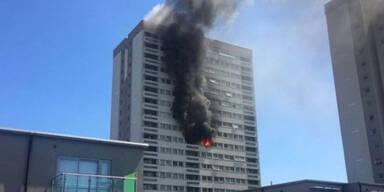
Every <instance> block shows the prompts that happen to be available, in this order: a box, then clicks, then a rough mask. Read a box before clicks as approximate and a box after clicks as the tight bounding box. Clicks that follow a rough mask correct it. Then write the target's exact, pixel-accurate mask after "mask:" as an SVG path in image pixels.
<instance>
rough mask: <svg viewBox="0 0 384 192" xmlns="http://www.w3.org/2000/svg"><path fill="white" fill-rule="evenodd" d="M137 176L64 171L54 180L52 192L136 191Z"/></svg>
mask: <svg viewBox="0 0 384 192" xmlns="http://www.w3.org/2000/svg"><path fill="white" fill-rule="evenodd" d="M135 182H136V178H135V177H131V176H127V177H116V176H104V175H89V174H77V173H62V174H60V175H58V176H56V177H55V178H54V179H53V180H52V192H134V191H135Z"/></svg>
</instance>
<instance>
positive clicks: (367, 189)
mask: <svg viewBox="0 0 384 192" xmlns="http://www.w3.org/2000/svg"><path fill="white" fill-rule="evenodd" d="M383 190H384V185H381V184H367V183H338V182H330V181H316V180H300V181H294V182H289V183H282V184H276V185H270V186H264V187H260V188H258V189H252V190H246V191H244V192H297V191H300V192H320V191H323V192H324V191H327V192H379V191H383Z"/></svg>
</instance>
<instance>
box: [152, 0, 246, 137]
mask: <svg viewBox="0 0 384 192" xmlns="http://www.w3.org/2000/svg"><path fill="white" fill-rule="evenodd" d="M238 2H239V0H172V1H165V3H163V4H162V5H160V6H158V7H156V8H155V9H154V10H153V11H152V12H151V13H150V15H149V18H148V19H147V20H148V21H150V22H153V23H154V24H155V25H158V26H159V28H161V30H159V33H160V37H161V39H162V51H163V63H164V64H165V67H166V71H167V73H168V75H169V76H170V77H171V78H172V79H173V80H174V82H175V83H174V97H175V98H174V102H173V106H172V112H173V116H174V118H175V119H176V120H177V122H178V123H179V125H180V127H181V129H182V132H183V135H184V138H185V141H186V142H187V143H191V144H198V143H200V142H202V141H207V140H208V141H211V140H212V137H213V134H214V133H215V129H216V128H215V126H214V125H213V115H212V112H211V110H210V101H209V100H208V99H207V97H206V96H205V95H204V92H203V89H202V87H203V84H204V82H205V77H204V75H203V73H202V64H203V61H204V58H205V55H206V49H205V43H204V42H205V33H206V32H207V31H208V30H210V29H211V28H212V27H213V25H214V24H215V22H218V19H219V20H220V19H221V20H228V19H231V18H232V16H233V15H234V13H235V11H236V7H237V5H238Z"/></svg>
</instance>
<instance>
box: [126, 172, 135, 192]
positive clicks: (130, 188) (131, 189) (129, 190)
mask: <svg viewBox="0 0 384 192" xmlns="http://www.w3.org/2000/svg"><path fill="white" fill-rule="evenodd" d="M135 185H136V173H131V174H129V175H127V176H125V180H124V192H135V188H136V186H135Z"/></svg>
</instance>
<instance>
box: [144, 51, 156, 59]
mask: <svg viewBox="0 0 384 192" xmlns="http://www.w3.org/2000/svg"><path fill="white" fill-rule="evenodd" d="M144 57H146V58H149V59H154V60H158V59H159V56H157V55H154V54H150V53H145V54H144Z"/></svg>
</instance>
